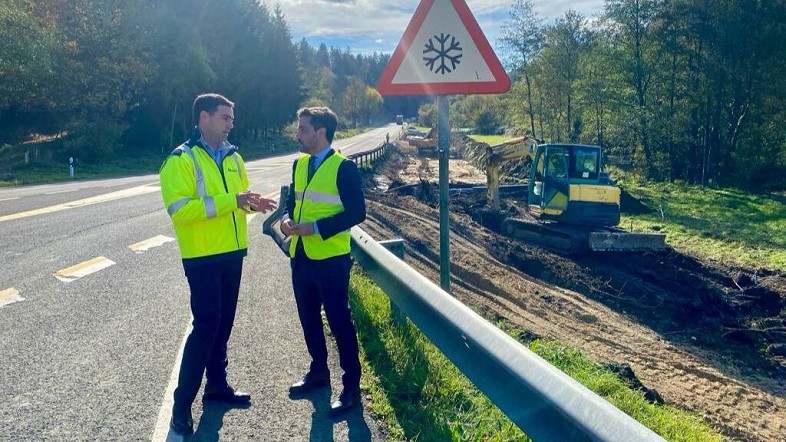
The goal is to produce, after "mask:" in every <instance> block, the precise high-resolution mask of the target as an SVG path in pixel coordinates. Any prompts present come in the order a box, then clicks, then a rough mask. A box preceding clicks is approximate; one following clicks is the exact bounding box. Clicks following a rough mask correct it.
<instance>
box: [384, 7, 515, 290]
mask: <svg viewBox="0 0 786 442" xmlns="http://www.w3.org/2000/svg"><path fill="white" fill-rule="evenodd" d="M377 89H378V90H379V93H380V94H382V95H435V96H436V97H437V109H438V112H439V122H438V125H437V129H438V135H437V148H438V150H439V264H440V272H439V279H440V283H441V286H442V289H443V290H445V291H446V292H449V291H450V249H449V232H450V227H449V225H448V221H449V217H448V215H449V212H448V156H449V155H448V154H449V150H450V127H449V125H448V124H449V123H448V121H449V118H448V109H449V106H448V95H449V94H501V93H504V92H507V91H508V90H509V89H510V78H508V74H506V73H505V69H504V68H503V67H502V64H501V63H500V62H499V59H497V56H496V54H494V51H493V50H492V49H491V45H489V42H488V40H486V36H484V35H483V31H481V29H480V26H478V22H477V21H476V20H475V17H474V16H473V15H472V12H471V11H470V10H469V7H467V4H466V2H465V1H464V0H421V2H420V4H419V5H418V8H417V10H415V15H413V16H412V20H411V21H410V22H409V25H408V26H407V29H406V31H404V35H403V36H402V38H401V41H400V42H399V44H398V46H397V47H396V50H395V51H394V52H393V55H392V56H391V57H390V62H388V65H387V67H386V68H385V71H384V72H383V73H382V76H381V77H380V79H379V83H377Z"/></svg>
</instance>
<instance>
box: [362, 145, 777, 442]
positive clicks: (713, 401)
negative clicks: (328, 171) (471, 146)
mask: <svg viewBox="0 0 786 442" xmlns="http://www.w3.org/2000/svg"><path fill="white" fill-rule="evenodd" d="M464 147H466V146H464ZM456 150H458V151H464V149H463V148H462V149H456ZM467 156H471V153H467ZM449 170H450V181H451V183H452V184H453V185H462V184H463V185H469V184H479V185H484V184H485V174H484V173H483V171H482V170H479V169H477V168H476V167H474V166H472V165H471V164H470V163H469V162H467V161H465V160H463V159H458V158H451V159H450V166H449ZM438 171H439V166H438V161H437V159H436V158H420V157H417V156H416V155H415V153H414V151H412V150H411V149H409V148H408V146H407V145H406V143H401V144H399V145H398V146H397V147H396V148H394V149H389V154H388V155H387V156H386V159H385V161H384V162H383V163H382V164H381V165H379V166H377V170H376V171H375V172H374V174H373V175H371V174H369V176H368V177H367V178H368V179H367V189H366V196H367V199H368V219H367V221H366V222H365V223H364V224H363V226H362V227H363V229H364V230H366V231H367V232H369V233H370V234H371V235H372V236H373V237H374V238H377V239H380V240H382V239H391V238H403V239H404V240H405V241H406V244H407V250H406V262H407V263H408V264H410V265H411V266H413V267H414V268H416V269H417V270H418V271H420V272H421V273H422V274H424V275H425V276H427V277H428V278H430V279H431V280H433V281H435V282H437V283H439V190H438V185H437V182H438ZM631 202H633V203H636V202H635V201H628V202H627V203H626V204H624V205H623V211H624V210H625V206H628V207H633V205H631V204H630V203H631ZM485 203H486V200H485V195H484V194H482V193H481V194H475V195H470V196H454V197H451V200H450V254H451V264H450V265H451V269H450V270H451V289H452V290H451V291H452V293H453V295H454V296H455V297H456V298H458V299H459V300H461V301H462V302H464V303H465V304H467V305H469V306H471V307H472V308H473V309H475V310H476V311H478V312H479V313H480V314H482V315H483V316H484V317H486V318H487V319H489V320H493V321H500V320H502V321H505V322H506V323H508V324H510V326H512V327H514V328H516V329H521V330H525V332H523V333H522V337H521V338H522V340H523V341H526V340H528V339H532V338H533V337H544V338H555V339H558V340H560V341H562V342H564V343H566V344H569V345H571V346H574V347H576V348H579V349H580V350H581V351H582V352H583V353H584V354H586V355H588V356H589V357H591V358H593V359H595V360H596V361H598V362H600V363H605V364H613V365H614V366H616V367H626V366H629V367H630V368H632V370H633V373H634V374H635V375H633V379H632V380H633V381H634V382H637V381H640V382H641V384H643V386H642V387H643V388H644V389H645V390H648V391H649V393H648V396H647V397H648V398H652V400H656V401H657V400H661V399H662V400H663V401H665V402H666V403H668V404H670V405H673V406H676V407H678V408H681V409H684V410H688V411H690V412H692V413H694V414H696V415H698V416H700V417H702V418H703V419H704V420H705V421H706V422H708V423H709V424H710V425H712V426H713V427H714V428H716V429H718V430H719V431H720V432H721V433H723V434H724V435H725V436H726V437H727V438H728V439H729V440H744V441H786V361H784V356H786V351H784V350H786V275H785V274H784V273H783V272H780V271H773V270H766V269H751V268H742V267H737V266H733V265H727V264H724V263H718V262H710V261H704V260H702V259H700V258H697V257H694V256H689V255H685V254H681V253H678V252H676V251H674V250H671V249H670V250H669V251H667V252H664V253H657V254H655V253H615V254H609V253H593V254H585V255H581V256H577V257H575V256H574V257H566V256H560V255H557V254H554V253H551V252H549V251H546V250H543V249H540V248H538V247H536V246H532V245H529V244H525V243H522V242H519V241H517V240H513V239H510V238H506V237H503V236H502V235H500V234H498V233H496V232H494V231H491V230H489V229H487V228H484V227H483V226H482V225H481V224H479V223H478V222H477V220H478V215H477V214H478V213H479V212H478V211H479V210H480V209H482V208H483V206H484V205H485ZM503 203H504V204H505V205H507V206H508V207H509V208H513V207H515V206H522V205H523V203H522V202H521V201H516V200H515V199H508V200H505V201H504V202H503ZM667 241H668V239H667ZM626 364H627V365H626Z"/></svg>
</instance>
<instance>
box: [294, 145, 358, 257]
mask: <svg viewBox="0 0 786 442" xmlns="http://www.w3.org/2000/svg"><path fill="white" fill-rule="evenodd" d="M309 158H310V156H309V155H304V156H302V157H301V158H300V159H299V160H298V162H297V165H296V166H295V180H294V184H295V210H293V211H292V212H293V213H292V215H294V216H291V218H292V219H293V220H294V221H295V222H297V223H313V222H314V221H318V220H320V219H322V218H327V217H329V216H332V215H335V214H337V213H341V212H342V211H344V205H343V204H342V203H341V197H340V196H339V193H338V187H337V185H336V182H337V178H338V168H339V166H341V162H342V161H344V160H345V159H346V158H345V157H344V156H342V155H341V154H339V153H334V154H333V155H330V156H328V157H327V158H325V160H324V161H323V162H322V164H321V165H320V166H319V168H318V169H317V171H316V173H314V176H313V177H312V178H311V181H310V182H309V181H308V160H309ZM298 241H303V249H304V251H305V252H306V256H307V257H308V258H309V259H314V260H322V259H327V258H332V257H334V256H340V255H346V254H347V253H349V230H345V231H343V232H339V233H337V234H335V235H333V236H331V237H330V238H328V239H325V240H323V239H322V236H321V235H319V234H315V235H308V236H303V237H300V236H297V235H296V236H294V237H293V238H292V242H290V244H289V256H290V257H292V258H294V257H295V250H296V248H297V244H298Z"/></svg>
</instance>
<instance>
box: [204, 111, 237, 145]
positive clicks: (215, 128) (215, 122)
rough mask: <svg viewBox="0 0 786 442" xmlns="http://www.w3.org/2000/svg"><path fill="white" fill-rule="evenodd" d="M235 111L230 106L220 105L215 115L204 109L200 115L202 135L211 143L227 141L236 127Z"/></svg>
mask: <svg viewBox="0 0 786 442" xmlns="http://www.w3.org/2000/svg"><path fill="white" fill-rule="evenodd" d="M234 121H235V113H234V111H233V110H232V108H231V107H229V106H223V105H221V106H218V107H217V108H216V111H215V112H213V115H210V114H209V113H207V112H205V111H202V112H201V113H200V116H199V130H200V131H201V132H202V137H204V139H205V141H207V142H208V143H210V144H211V145H218V144H219V143H221V142H223V141H226V139H227V137H228V136H229V132H230V131H231V130H232V128H233V127H234V124H233V122H234Z"/></svg>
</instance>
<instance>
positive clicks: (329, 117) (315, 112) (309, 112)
mask: <svg viewBox="0 0 786 442" xmlns="http://www.w3.org/2000/svg"><path fill="white" fill-rule="evenodd" d="M297 117H298V118H300V117H311V125H312V126H313V127H314V130H319V129H322V128H323V127H324V128H325V138H327V140H328V143H332V142H333V135H334V134H335V133H336V126H338V117H336V114H335V113H334V112H333V111H332V110H331V109H330V108H329V107H304V108H301V109H300V110H298V111H297Z"/></svg>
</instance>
